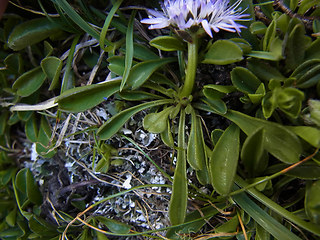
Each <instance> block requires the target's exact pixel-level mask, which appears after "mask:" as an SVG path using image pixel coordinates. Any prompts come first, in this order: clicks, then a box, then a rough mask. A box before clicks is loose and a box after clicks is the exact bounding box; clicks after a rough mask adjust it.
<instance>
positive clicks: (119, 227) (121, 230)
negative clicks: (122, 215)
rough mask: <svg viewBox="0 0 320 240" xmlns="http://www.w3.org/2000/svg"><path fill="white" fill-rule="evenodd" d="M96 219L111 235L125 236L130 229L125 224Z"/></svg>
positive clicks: (100, 218) (103, 218)
mask: <svg viewBox="0 0 320 240" xmlns="http://www.w3.org/2000/svg"><path fill="white" fill-rule="evenodd" d="M96 219H97V220H98V221H99V222H100V223H102V224H103V225H105V226H106V227H107V228H108V229H109V230H110V231H111V232H113V233H118V234H127V233H129V232H130V229H131V227H130V226H129V225H127V224H125V223H122V222H119V221H116V220H114V219H110V218H106V217H101V216H98V217H96Z"/></svg>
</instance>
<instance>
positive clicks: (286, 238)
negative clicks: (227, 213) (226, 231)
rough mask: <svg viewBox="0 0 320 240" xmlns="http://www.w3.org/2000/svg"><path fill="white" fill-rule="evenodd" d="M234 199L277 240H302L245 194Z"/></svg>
mask: <svg viewBox="0 0 320 240" xmlns="http://www.w3.org/2000/svg"><path fill="white" fill-rule="evenodd" d="M232 199H233V200H234V201H235V202H236V203H237V204H238V205H239V206H240V207H241V208H242V209H243V210H244V211H245V212H247V213H248V214H249V215H250V216H251V217H252V218H253V219H254V220H255V221H256V222H257V223H258V224H259V225H260V226H261V227H263V228H264V229H265V230H266V231H267V232H269V233H270V234H271V235H272V236H274V237H275V238H276V239H280V240H301V239H300V238H299V237H297V236H296V235H295V234H293V233H292V232H291V231H290V230H289V229H287V228H286V227H284V226H283V225H282V224H281V223H279V222H278V221H277V220H275V219H274V218H273V217H271V216H270V215H269V214H268V213H266V212H265V211H263V210H262V209H261V208H260V207H259V206H258V205H257V204H256V203H255V202H253V201H252V200H251V199H250V198H249V197H248V196H247V195H246V194H245V193H240V194H237V195H235V196H233V197H232Z"/></svg>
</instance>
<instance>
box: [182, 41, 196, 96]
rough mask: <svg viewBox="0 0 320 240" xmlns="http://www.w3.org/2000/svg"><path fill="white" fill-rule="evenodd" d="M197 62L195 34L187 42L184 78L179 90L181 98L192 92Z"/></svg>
mask: <svg viewBox="0 0 320 240" xmlns="http://www.w3.org/2000/svg"><path fill="white" fill-rule="evenodd" d="M197 64H198V38H197V36H196V35H194V36H193V37H192V42H188V63H187V70H186V78H185V81H184V85H183V87H182V90H181V92H180V96H181V98H184V97H189V95H190V94H191V93H192V90H193V87H194V82H195V78H196V72H197Z"/></svg>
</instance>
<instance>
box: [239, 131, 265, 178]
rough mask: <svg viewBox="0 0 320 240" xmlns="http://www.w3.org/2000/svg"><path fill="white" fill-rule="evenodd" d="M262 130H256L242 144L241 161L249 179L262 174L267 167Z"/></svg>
mask: <svg viewBox="0 0 320 240" xmlns="http://www.w3.org/2000/svg"><path fill="white" fill-rule="evenodd" d="M264 141H265V137H264V130H263V128H259V129H257V130H256V131H255V132H254V133H253V134H252V135H250V136H248V137H247V138H246V140H245V141H244V143H243V146H242V150H241V159H242V162H243V165H244V166H245V168H246V170H247V171H248V173H249V175H250V177H255V176H258V175H260V174H261V173H263V171H264V170H265V169H266V167H267V165H268V155H267V152H266V151H265V149H264Z"/></svg>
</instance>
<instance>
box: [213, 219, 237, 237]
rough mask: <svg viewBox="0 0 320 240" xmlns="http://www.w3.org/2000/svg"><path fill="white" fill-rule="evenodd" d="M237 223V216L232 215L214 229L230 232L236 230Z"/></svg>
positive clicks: (218, 231)
mask: <svg viewBox="0 0 320 240" xmlns="http://www.w3.org/2000/svg"><path fill="white" fill-rule="evenodd" d="M238 225H239V219H238V216H234V217H232V218H231V219H230V220H228V221H227V222H226V223H224V224H222V225H221V226H219V227H217V228H216V229H215V232H216V233H232V232H236V231H237V227H238Z"/></svg>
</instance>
